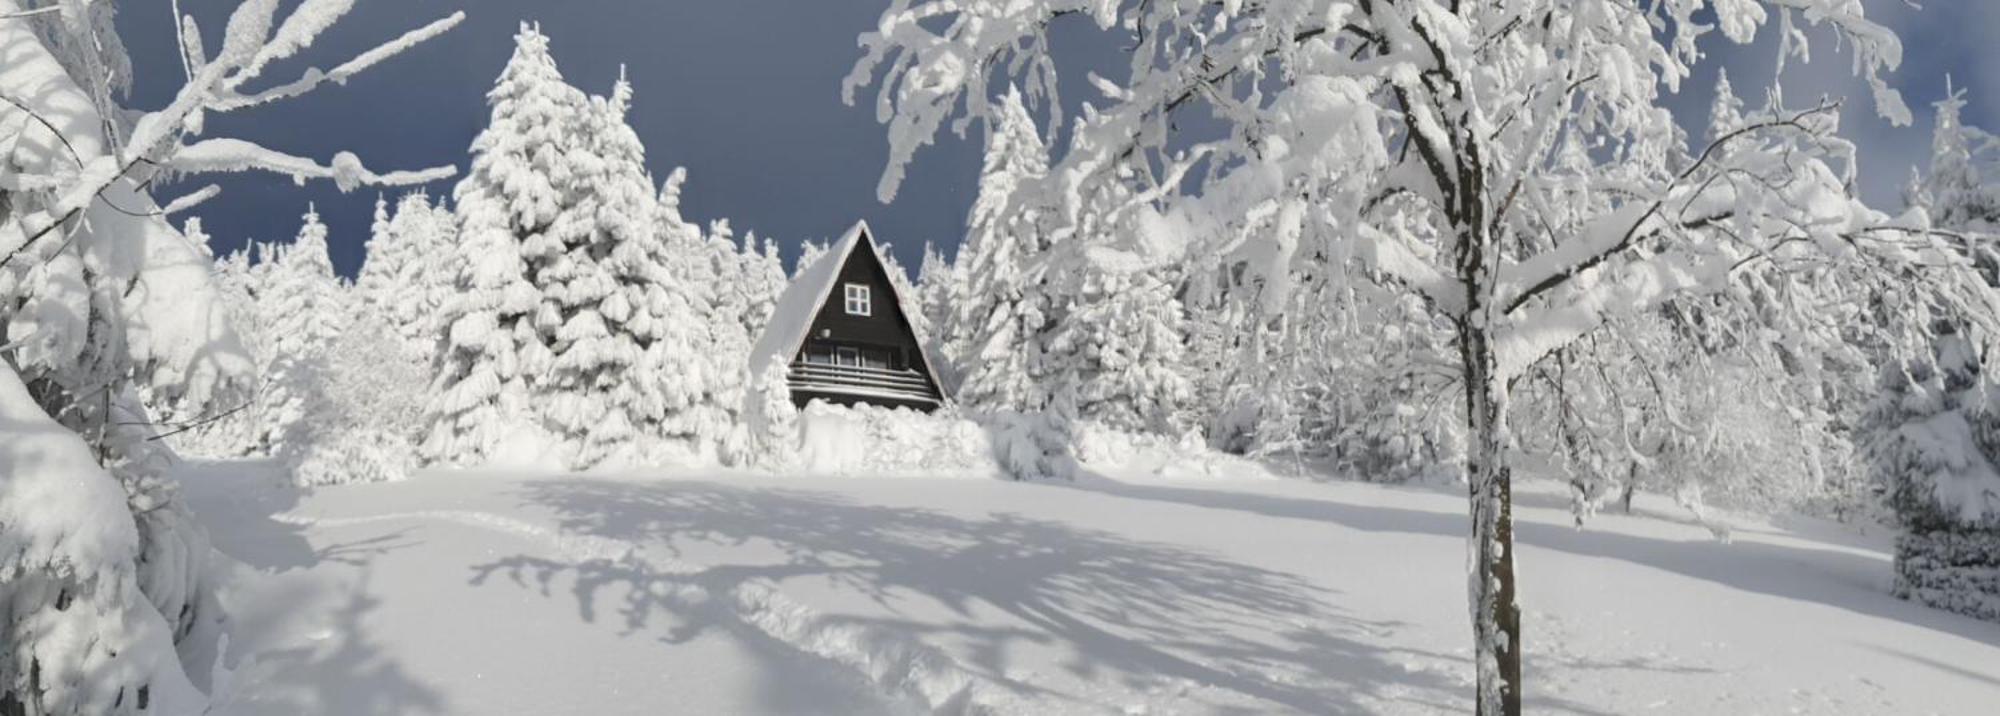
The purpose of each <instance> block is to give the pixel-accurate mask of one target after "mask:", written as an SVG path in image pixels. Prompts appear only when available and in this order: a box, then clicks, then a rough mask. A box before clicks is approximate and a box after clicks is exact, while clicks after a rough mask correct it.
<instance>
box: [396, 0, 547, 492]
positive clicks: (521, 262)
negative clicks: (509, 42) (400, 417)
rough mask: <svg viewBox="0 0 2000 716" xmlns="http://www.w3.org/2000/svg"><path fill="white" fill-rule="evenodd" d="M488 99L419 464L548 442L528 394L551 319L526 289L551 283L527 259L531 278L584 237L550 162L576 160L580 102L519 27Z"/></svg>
mask: <svg viewBox="0 0 2000 716" xmlns="http://www.w3.org/2000/svg"><path fill="white" fill-rule="evenodd" d="M486 97H487V103H488V104H489V105H490V106H491V107H492V114H491V117H490V119H489V120H488V123H487V126H486V128H485V129H484V130H481V132H480V133H479V136H478V137H476V138H474V139H473V142H472V163H471V169H470V170H469V171H468V172H467V174H466V177H465V179H464V180H462V181H460V182H459V184H458V186H457V188H455V189H454V190H453V192H452V196H453V202H454V204H455V206H456V215H457V218H458V230H457V235H458V239H457V243H456V244H455V246H456V254H457V256H456V258H455V259H454V260H453V261H452V262H451V263H452V264H453V265H454V266H455V267H456V276H455V277H454V279H453V289H454V290H453V296H452V297H451V298H450V299H449V300H448V301H446V302H445V304H444V305H443V306H441V307H440V311H439V325H440V327H441V328H442V330H443V336H442V337H441V340H440V342H439V346H438V352H437V355H436V357H435V358H434V361H433V366H434V371H435V378H434V379H433V381H432V388H431V401H430V403H429V405H428V406H427V407H426V409H425V416H426V418H425V423H426V424H427V425H428V426H429V427H428V429H427V435H426V436H425V439H424V443H423V454H424V455H425V457H426V458H427V459H429V460H431V461H435V462H442V463H450V464H460V465H464V464H479V463H482V462H485V461H487V460H489V459H491V458H492V457H493V453H494V450H495V448H497V447H499V445H500V442H501V440H502V439H503V438H507V439H510V440H511V441H514V442H518V443H538V442H546V440H544V439H543V438H542V437H541V436H539V435H538V434H537V433H538V431H539V430H540V426H539V425H537V424H535V421H533V419H532V416H533V415H535V413H534V412H533V410H532V408H533V407H534V406H533V405H532V400H533V392H532V391H533V389H534V387H535V382H536V381H537V380H539V378H540V376H542V375H544V374H546V373H547V372H548V371H549V370H550V368H551V367H552V366H553V363H554V353H553V352H552V351H551V350H550V347H549V344H548V342H547V339H546V338H545V335H546V334H547V333H550V332H553V331H554V329H555V328H559V327H560V319H561V316H560V315H557V316H554V319H555V321H553V322H555V323H557V325H556V326H554V327H551V328H549V329H547V330H544V329H543V328H541V327H540V326H538V320H537V319H538V318H543V317H544V316H540V315H538V314H540V313H541V309H542V307H543V305H544V297H543V295H542V291H541V289H540V288H538V287H537V285H536V284H535V283H534V282H533V281H532V279H537V278H539V279H542V280H549V279H550V278H552V277H547V276H541V275H539V274H538V273H531V272H530V260H531V258H530V257H532V259H533V260H534V261H536V262H538V263H537V264H536V268H537V269H540V268H542V264H547V263H550V262H553V261H556V260H558V259H561V258H562V257H564V256H565V253H566V252H565V248H566V242H567V241H568V240H569V239H570V238H572V237H579V236H582V235H584V234H585V231H584V230H583V227H582V225H581V218H580V217H578V216H577V215H576V212H575V210H574V207H573V206H572V204H573V202H574V201H575V198H574V195H573V192H572V190H573V187H571V186H569V185H568V184H567V183H566V182H567V181H568V180H569V177H570V176H571V173H572V172H571V170H570V168H569V167H567V166H564V167H557V166H552V165H551V164H552V163H567V162H569V161H571V160H573V159H575V158H578V157H581V156H583V154H582V149H583V146H582V143H581V140H580V138H579V137H578V136H577V134H576V132H577V129H578V127H577V120H578V118H579V117H581V116H582V114H583V112H584V111H585V105H586V102H585V99H584V96H583V93H582V92H580V91H578V90H576V89H575V88H573V87H570V86H569V85H568V84H566V83H564V82H563V78H562V75H561V73H560V72H558V71H557V69H556V64H555V58H554V57H552V56H551V55H550V54H549V47H548V37H547V36H545V35H543V34H542V33H541V32H540V30H538V29H536V28H534V27H531V26H528V25H526V24H523V25H522V26H521V29H520V31H519V33H518V34H516V35H515V37H514V54H513V56H512V57H510V58H509V59H508V61H507V66H506V67H505V68H504V69H503V70H501V73H500V77H499V79H498V80H497V81H496V82H495V84H494V87H493V89H492V90H491V91H489V92H488V93H487V95H486ZM559 179H560V181H561V182H563V183H558V182H559ZM559 220H566V221H559Z"/></svg>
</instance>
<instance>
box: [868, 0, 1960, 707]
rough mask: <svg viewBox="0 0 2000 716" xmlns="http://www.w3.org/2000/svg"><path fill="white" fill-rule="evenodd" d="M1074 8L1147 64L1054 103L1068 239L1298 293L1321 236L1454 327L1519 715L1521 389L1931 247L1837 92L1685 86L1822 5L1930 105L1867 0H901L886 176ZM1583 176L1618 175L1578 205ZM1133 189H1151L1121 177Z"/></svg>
mask: <svg viewBox="0 0 2000 716" xmlns="http://www.w3.org/2000/svg"><path fill="white" fill-rule="evenodd" d="M1697 13H1699V14H1697ZM1056 22H1068V23H1090V24H1094V25H1095V26H1096V28H1097V30H1098V31H1099V32H1100V33H1101V36H1102V37H1103V38H1104V42H1105V43H1107V45H1109V46H1115V47H1118V48H1121V49H1123V50H1125V51H1126V52H1127V54H1128V55H1129V57H1130V58H1131V62H1130V64H1129V66H1128V71H1127V72H1126V76H1124V77H1122V78H1119V77H1103V76H1093V78H1092V79H1093V84H1094V85H1095V87H1096V89H1097V90H1098V92H1099V94H1101V95H1102V99H1103V104H1102V105H1094V104H1093V105H1091V106H1089V107H1087V108H1086V110H1085V111H1084V112H1082V113H1081V114H1080V115H1078V116H1074V117H1065V116H1062V114H1061V113H1059V112H1056V111H1054V110H1053V109H1051V110H1050V112H1051V115H1052V116H1051V121H1050V124H1051V125H1052V126H1053V125H1056V124H1058V123H1061V122H1069V123H1070V124H1071V125H1072V126H1070V128H1069V130H1068V131H1069V132H1070V133H1071V135H1072V138H1071V141H1070V146H1072V147H1076V148H1078V149H1073V150H1071V151H1069V152H1067V153H1065V154H1064V155H1063V156H1061V158H1060V159H1059V161H1058V162H1057V163H1056V164H1055V165H1054V166H1052V167H1051V168H1050V170H1049V171H1048V172H1047V175H1046V177H1045V178H1044V179H1042V180H1040V181H1038V182H1035V184H1037V185H1039V186H1038V189H1037V190H1035V191H1029V192H1018V193H1017V195H1018V196H1017V197H1016V198H1015V199H1014V200H1013V201H1011V202H1010V206H1008V207H1007V209H1008V210H1007V211H1006V212H1004V213H1011V214H1017V215H1018V214H1022V213H1024V212H1025V211H1026V209H1027V208H1028V207H1031V206H1052V211H1050V212H1049V216H1048V217H1047V218H1048V227H1049V228H1048V236H1049V240H1050V241H1052V242H1054V243H1057V244H1061V243H1063V242H1065V241H1069V240H1073V239H1075V238H1076V237H1078V236H1086V235H1087V234H1086V233H1085V231H1084V229H1085V228H1086V227H1087V226H1089V225H1090V224H1092V223H1094V222H1097V223H1106V224H1116V223H1117V222H1116V219H1117V217H1116V216H1115V215H1117V214H1123V213H1139V214H1141V215H1145V214H1157V215H1158V216H1159V217H1161V218H1162V219H1163V220H1164V222H1163V224H1162V225H1163V226H1172V227H1176V228H1175V229H1174V230H1173V231H1171V232H1169V234H1170V235H1176V236H1179V237H1182V238H1183V239H1185V240H1186V241H1187V242H1188V243H1190V244H1193V245H1191V246H1189V248H1188V250H1189V251H1191V252H1195V253H1197V254H1207V255H1212V256H1223V257H1231V258H1235V257H1240V258H1242V259H1243V260H1244V263H1245V267H1246V270H1247V271H1250V272H1253V273H1257V274H1260V278H1261V280H1262V284H1261V291H1262V292H1263V293H1265V294H1267V295H1268V296H1269V297H1270V298H1269V300H1266V301H1264V302H1263V305H1264V306H1265V307H1266V308H1281V307H1282V306H1283V305H1284V304H1285V300H1284V297H1285V296H1286V295H1287V294H1288V293H1289V292H1290V290H1291V289H1292V288H1293V278H1294V277H1293V275H1292V274H1291V272H1289V271H1288V270H1287V269H1288V268H1289V267H1290V266H1291V265H1292V262H1293V259H1294V258H1296V257H1299V256H1305V257H1326V260H1332V259H1333V258H1335V257H1355V258H1356V259H1358V260H1359V261H1361V262H1362V263H1363V264H1364V266H1365V267H1367V268H1368V269H1369V270H1370V271H1372V272H1374V273H1375V274H1376V275H1377V276H1379V278H1378V279H1376V280H1378V281H1379V282H1382V283H1386V284H1390V285H1393V286H1395V287H1397V288H1399V289H1400V290H1405V291H1408V292H1411V293H1413V294H1415V295H1418V296H1421V297H1422V299H1423V300H1424V301H1425V302H1426V304H1427V310H1429V311H1432V312H1434V313H1435V314H1436V315H1437V316H1439V317H1440V318H1442V319H1443V320H1444V321H1446V322H1447V323H1448V325H1449V326H1450V332H1451V336H1452V338H1451V340H1452V343H1453V349H1454V350H1452V351H1451V355H1452V357H1453V360H1452V368H1453V372H1454V373H1456V379H1457V382H1458V385H1459V386H1460V389H1461V390H1460V397H1461V398H1462V403H1461V406H1460V409H1461V411H1462V413H1461V415H1462V417H1463V420H1464V426H1465V434H1466V437H1467V440H1466V450H1465V468H1466V469H1465V473H1466V481H1467V483H1468V485H1469V489H1470V502H1471V512H1472V517H1473V520H1472V534H1471V537H1470V540H1469V541H1470V552H1471V555H1470V556H1471V559H1470V565H1469V566H1470V569H1469V574H1468V580H1467V582H1468V592H1469V594H1468V596H1469V597H1470V603H1471V609H1470V611H1471V616H1472V623H1473V626H1474V634H1475V646H1476V649H1475V651H1474V655H1475V659H1474V663H1475V666H1476V671H1477V676H1478V678H1477V683H1478V689H1477V699H1476V705H1477V710H1478V711H1479V712H1480V713H1492V714H1497V713H1518V712H1519V710H1520V696H1521V674H1520V656H1519V655H1520V651H1521V646H1522V644H1523V642H1522V634H1521V631H1520V612H1519V608H1518V606H1517V605H1516V598H1515V595H1516V583H1515V579H1514V568H1513V547H1514V544H1513V525H1512V516H1511V504H1512V499H1511V484H1512V472H1511V469H1510V466H1509V464H1508V462H1507V456H1508V453H1507V446H1508V445H1509V443H1510V438H1509V433H1510V431H1509V429H1508V415H1509V411H1508V408H1507V406H1508V403H1509V396H1510V387H1511V386H1513V385H1514V384H1515V383H1516V382H1517V381H1518V380H1520V379H1521V378H1522V377H1523V376H1524V375H1526V374H1527V373H1528V372H1529V371H1530V370H1531V369H1533V368H1534V367H1535V366H1537V365H1539V364H1541V363H1543V361H1545V360H1547V359H1549V357H1550V356H1551V355H1553V354H1555V353H1557V352H1559V351H1561V350H1563V349H1565V348H1567V347H1568V346H1571V345H1574V344H1575V343H1576V342H1577V341H1579V340H1582V339H1585V338H1586V337H1589V336H1593V335H1601V334H1603V333H1606V332H1615V331H1617V330H1619V327H1620V325H1621V324H1620V323H1619V322H1618V320H1617V319H1620V318H1622V317H1626V316H1631V315H1639V314H1643V313H1646V312H1649V311H1653V310H1656V309H1657V308H1658V307H1659V306H1661V305H1662V304H1664V303H1665V302H1667V301H1670V300H1672V299H1675V298H1677V297H1681V296H1686V295H1690V294H1704V295H1720V296H1729V295H1730V293H1729V289H1730V287H1731V285H1732V283H1733V282H1734V280H1735V279H1737V278H1738V277H1740V276H1742V275H1745V274H1748V273H1759V272H1772V273H1777V274H1781V275H1782V274H1784V273H1786V272H1788V271H1790V270H1791V269H1793V268H1794V267H1795V265H1796V263H1797V262H1795V261H1793V259H1795V258H1798V257H1803V256H1811V257H1815V258H1817V259H1820V260H1824V261H1828V262H1836V263H1867V264H1869V265H1874V266H1888V267H1892V268H1893V267H1897V266H1902V265H1907V264H1910V263H1912V262H1925V261H1928V260H1929V259H1931V258H1933V256H1932V254H1931V251H1932V250H1933V249H1934V248H1935V243H1936V242H1935V241H1934V240H1933V237H1932V235H1930V234H1927V233H1922V232H1921V231H1918V230H1919V229H1921V228H1922V226H1921V223H1920V222H1912V223H1907V224H1892V223H1890V222H1889V221H1888V220H1887V218H1886V217H1883V216H1881V215H1879V214H1875V213H1873V212H1870V211H1868V210H1866V209H1865V207H1862V206H1861V205H1860V204H1859V203H1858V202H1855V201H1854V200H1852V199H1851V197H1849V196H1848V194H1847V191H1846V187H1847V186H1848V184H1849V183H1850V181H1851V179H1852V177H1853V174H1854V172H1855V168H1854V166H1853V158H1852V154H1853V153H1852V147H1851V145H1848V144H1847V143H1845V142H1843V141H1841V140H1839V139H1838V138H1837V136H1836V129H1837V127H1836V122H1835V118H1836V116H1837V112H1836V107H1835V106H1832V105H1820V106H1813V107H1808V108H1805V109H1797V108H1792V107H1787V106H1784V105H1782V104H1778V103H1776V102H1775V101H1774V104H1773V106H1771V107H1769V108H1766V109H1764V110H1761V111H1759V112H1757V113H1756V114H1755V116H1754V117H1752V118H1749V119H1748V121H1746V122H1745V124H1744V125H1743V126H1742V127H1740V128H1737V129H1735V130H1732V131H1730V132H1728V133H1726V134H1724V135H1722V136H1721V137H1718V138H1716V139H1715V140H1714V141H1709V142H1698V143H1697V144H1696V145H1695V146H1694V147H1692V148H1690V147H1689V146H1688V144H1687V142H1686V139H1685V138H1686V136H1687V134H1686V133H1685V132H1683V131H1682V130H1681V129H1680V128H1679V127H1678V126H1676V125H1675V124H1674V120H1673V117H1672V115H1671V114H1670V113H1669V112H1668V111H1666V109H1665V108H1664V106H1663V101H1662V97H1663V95H1664V94H1666V93H1669V92H1674V91H1677V90H1678V89H1679V86H1680V83H1681V82H1682V81H1683V80H1684V79H1686V78H1687V77H1688V76H1689V75H1690V74H1691V73H1692V69H1693V67H1694V66H1695V65H1696V64H1698V63H1700V62H1703V61H1704V60H1705V57H1706V55H1705V46H1706V44H1705V43H1703V42H1698V41H1697V40H1698V39H1700V38H1702V37H1703V36H1704V35H1705V34H1707V33H1709V32H1712V31H1714V30H1715V29H1717V28H1719V29H1720V30H1721V34H1722V37H1723V38H1724V39H1727V40H1729V41H1731V42H1736V43H1747V42H1749V41H1750V39H1751V38H1752V37H1753V36H1754V35H1755V33H1756V31H1757V29H1758V28H1759V27H1761V26H1764V25H1766V24H1771V23H1775V24H1776V25H1777V26H1778V29H1779V47H1778V50H1779V52H1780V56H1781V57H1782V58H1786V59H1789V58H1793V57H1798V56H1802V55H1803V53H1804V52H1805V49H1806V38H1807V35H1806V34H1805V33H1804V32H1803V31H1802V30H1800V29H1799V27H1798V25H1799V23H1801V22H1809V23H1812V24H1815V25H1818V26H1820V27H1821V29H1822V30H1823V31H1825V32H1827V33H1829V34H1831V35H1834V36H1837V37H1838V38H1839V39H1840V41H1841V43H1842V47H1843V48H1844V49H1846V50H1847V51H1848V52H1850V53H1852V54H1853V67H1854V69H1855V71H1856V72H1857V74H1858V75H1859V76H1860V77H1861V79H1862V80H1863V81H1865V82H1866V83H1867V84H1869V85H1870V86H1871V87H1872V88H1873V90H1874V101H1875V103H1876V105H1877V107H1878V109H1879V110H1880V111H1881V112H1882V113H1883V114H1884V115H1886V116H1888V117H1889V118H1891V119H1892V120H1894V121H1898V122H1907V121H1908V115H1909V112H1908V109H1907V108H1906V107H1904V106H1903V104H1902V101H1901V99H1900V96H1899V95H1898V94H1897V93H1895V92H1894V91H1893V90H1891V89H1889V88H1888V87H1887V85H1886V83H1885V82H1884V80H1883V79H1882V77H1881V75H1882V73H1883V71H1885V70H1886V69H1889V68H1893V67H1894V66H1895V65H1896V64H1897V62H1898V61H1899V59H1900V54H1901V49H1900V45H1899V44H1898V42H1897V40H1896V38H1895V37H1894V35H1893V34H1892V33H1891V32H1889V31H1888V30H1887V29H1886V28H1884V27H1882V26H1880V25H1878V24H1876V23H1873V22H1871V21H1869V20H1867V19H1866V18H1865V17H1864V16H1863V14H1862V12H1861V9H1860V8H1859V6H1858V4H1856V3H1853V2H1849V1H1848V0H1768V1H1760V0H1727V1H1717V2H1700V1H1691V2H1679V3H1642V2H1634V1H1632V0H1592V1H1589V2H1581V3H1576V2H1556V1H1555V0H1530V1H1524V2H1514V3H1459V2H1446V1H1445V0H1352V1H1348V0H1317V1H1310V2H1283V3H1275V2H1258V1H1256V0H1231V1H1230V2H1223V3H1198V2H1192V1H1187V2H1143V1H1139V0H1131V1H1127V2H1117V1H1104V0H1090V1H1086V0H1029V1H1025V2H1015V3H961V2H951V1H949V0H935V1H931V2H913V1H911V0H895V1H894V2H892V3H891V4H890V6H889V8H888V10H886V11H885V12H884V13H883V15H882V16H881V18H880V21H879V22H878V25H877V27H876V29H874V30H872V31H870V32H867V33H865V34H863V35H862V36H861V38H860V43H861V45H862V48H863V52H864V57H863V58H862V59H861V60H860V61H859V62H858V63H857V65H856V67H855V68H854V71H853V72H852V73H851V74H850V75H849V77H848V80H847V81H846V83H845V89H846V94H847V97H848V98H849V99H850V100H851V99H852V98H853V92H854V90H855V89H856V88H858V87H860V86H862V85H867V84H876V85H878V86H879V93H878V95H877V102H876V109H877V117H878V118H879V119H881V120H882V121H883V122H885V123H887V124H888V125H889V132H888V134H889V142H890V156H889V159H888V167H887V169H886V170H885V171H884V173H883V176H882V181H881V183H880V185H879V186H878V195H879V196H880V198H882V199H884V200H887V199H889V198H891V197H892V196H893V195H894V193H895V190H896V188H897V186H898V184H899V182H900V181H901V179H902V177H903V168H904V167H905V166H906V165H907V164H908V162H909V161H910V159H911V158H912V156H913V155H914V154H915V152H916V151H917V150H918V149H919V148H920V147H922V146H923V145H925V144H927V143H930V142H931V141H933V139H934V136H935V134H936V133H937V131H938V130H939V129H940V128H941V127H942V126H943V125H944V123H945V121H946V120H947V119H952V118H954V117H956V121H955V123H954V126H955V128H956V129H957V130H959V131H963V130H964V129H965V128H966V127H967V126H968V125H969V124H970V122H971V121H974V120H975V119H982V118H983V119H985V120H986V121H989V122H990V121H993V118H994V116H996V115H999V114H1001V113H1002V112H1001V110H996V109H994V108H993V107H992V105H991V103H990V101H989V100H988V97H990V96H992V93H993V91H994V90H995V89H996V87H998V86H999V85H1001V84H1003V83H1020V82H1026V83H1028V87H1029V88H1030V92H1029V94H1030V95H1031V96H1034V97H1039V98H1044V99H1046V100H1047V101H1046V102H1045V104H1046V105H1047V106H1049V107H1051V108H1054V107H1061V106H1063V105H1061V104H1060V103H1059V102H1057V101H1055V98H1056V77H1057V73H1056V72H1055V62H1056V60H1055V58H1054V57H1053V56H1052V55H1051V54H1050V45H1049V43H1048V42H1047V39H1046V38H1047V36H1048V35H1047V33H1048V28H1049V27H1050V25H1051V24H1052V23H1056ZM1774 89H1775V88H1774ZM1771 95H1772V97H1773V98H1774V100H1779V101H1781V100H1782V94H1781V93H1779V92H1776V91H1774V92H1772V93H1771ZM1201 109H1206V110H1207V112H1208V114H1209V115H1210V116H1211V117H1213V118H1214V119H1216V120H1217V121H1219V122H1220V123H1221V124H1222V125H1223V129H1222V131H1220V132H1216V131H1213V127H1212V125H1211V127H1210V131H1204V132H1200V133H1185V132H1182V131H1178V130H1179V128H1180V127H1183V126H1189V125H1184V124H1182V123H1179V122H1177V121H1176V116H1177V115H1178V114H1181V113H1190V112H1195V111H1198V110H1201ZM1569 147H1582V148H1587V150H1588V151H1575V152H1571V151H1570V150H1568V149H1567V148H1569ZM1565 152H1568V154H1567V155H1566V154H1565ZM1579 182H1581V183H1582V184H1583V185H1584V188H1586V189H1588V190H1589V191H1590V193H1591V194H1592V198H1593V200H1591V201H1587V202H1583V203H1580V204H1574V205H1572V204H1568V203H1567V201H1568V199H1569V198H1570V196H1571V195H1572V194H1574V192H1575V191H1576V188H1577V186H1578V183H1579ZM1122 192H1129V193H1130V195H1131V196H1132V197H1133V199H1132V200H1131V201H1122V202H1110V203H1106V202H1103V201H1101V197H1105V196H1119V195H1120V194H1121V193H1122ZM1096 212H1109V213H1111V214H1113V215H1114V216H1113V217H1112V218H1111V220H1106V219H1102V218H1091V217H1090V216H1089V214H1092V213H1096ZM975 273H976V272H975ZM968 382H969V383H970V382H971V381H970V380H969V381H968Z"/></svg>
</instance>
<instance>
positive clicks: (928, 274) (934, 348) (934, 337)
mask: <svg viewBox="0 0 2000 716" xmlns="http://www.w3.org/2000/svg"><path fill="white" fill-rule="evenodd" d="M957 282H958V279H957V278H956V276H955V275H954V272H953V271H952V266H951V262H949V261H946V260H945V258H944V253H943V252H940V251H938V249H937V245H936V244H934V243H932V242H929V241H926V242H924V259H923V263H920V264H917V284H916V291H917V292H916V294H915V295H913V296H911V297H910V299H911V300H912V301H913V302H915V304H916V305H915V308H916V310H917V312H918V313H922V314H923V315H924V325H925V326H928V327H929V332H928V333H927V334H926V335H925V336H924V339H925V340H924V352H925V353H926V354H927V355H933V356H943V355H945V350H944V348H943V342H944V337H943V335H942V334H943V333H944V322H945V314H946V312H948V311H950V310H951V305H952V303H953V300H954V299H953V298H952V293H951V292H952V289H953V287H954V286H955V285H956V284H957ZM957 350H958V349H956V348H954V349H953V351H957ZM939 362H940V363H942V364H943V365H941V366H933V367H934V368H939V369H940V370H941V371H943V372H948V373H951V374H952V375H950V376H939V379H940V380H943V381H944V382H945V385H948V386H949V385H957V384H958V378H957V376H956V374H957V371H956V366H953V365H952V364H951V363H950V362H948V361H939Z"/></svg>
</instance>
